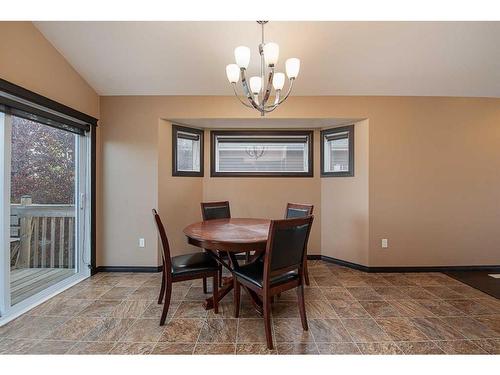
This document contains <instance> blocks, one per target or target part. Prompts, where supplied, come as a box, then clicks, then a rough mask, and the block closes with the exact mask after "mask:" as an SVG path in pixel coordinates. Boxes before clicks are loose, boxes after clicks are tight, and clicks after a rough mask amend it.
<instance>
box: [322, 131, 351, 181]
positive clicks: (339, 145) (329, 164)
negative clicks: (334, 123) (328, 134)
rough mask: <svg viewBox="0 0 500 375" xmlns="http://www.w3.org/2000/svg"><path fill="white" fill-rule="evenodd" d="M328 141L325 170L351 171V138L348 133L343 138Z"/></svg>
mask: <svg viewBox="0 0 500 375" xmlns="http://www.w3.org/2000/svg"><path fill="white" fill-rule="evenodd" d="M325 142H326V146H327V147H326V149H327V150H328V151H327V152H326V155H325V156H326V157H325V170H326V171H328V172H347V171H349V138H348V136H347V133H345V136H344V137H343V138H335V139H331V140H328V138H327V139H325Z"/></svg>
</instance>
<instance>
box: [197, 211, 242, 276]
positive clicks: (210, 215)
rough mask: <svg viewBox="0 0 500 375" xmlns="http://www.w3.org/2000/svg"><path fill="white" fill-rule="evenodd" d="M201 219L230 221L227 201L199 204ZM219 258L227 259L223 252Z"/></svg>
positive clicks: (220, 274) (220, 273) (220, 272)
mask: <svg viewBox="0 0 500 375" xmlns="http://www.w3.org/2000/svg"><path fill="white" fill-rule="evenodd" d="M201 217H202V218H203V221H207V220H216V219H230V218H231V209H230V208H229V201H219V202H201ZM219 256H220V257H222V258H226V259H227V258H228V256H227V254H226V253H225V252H219ZM249 260H250V252H246V261H247V262H248V261H249ZM235 266H237V265H235ZM219 285H222V266H220V270H219Z"/></svg>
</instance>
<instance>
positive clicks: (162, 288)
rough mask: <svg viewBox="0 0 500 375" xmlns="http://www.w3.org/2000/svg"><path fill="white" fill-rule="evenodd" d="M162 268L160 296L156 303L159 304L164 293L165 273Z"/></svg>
mask: <svg viewBox="0 0 500 375" xmlns="http://www.w3.org/2000/svg"><path fill="white" fill-rule="evenodd" d="M164 272H165V271H164V270H162V271H161V289H160V296H159V297H158V305H161V303H162V302H163V295H164V294H165V275H164Z"/></svg>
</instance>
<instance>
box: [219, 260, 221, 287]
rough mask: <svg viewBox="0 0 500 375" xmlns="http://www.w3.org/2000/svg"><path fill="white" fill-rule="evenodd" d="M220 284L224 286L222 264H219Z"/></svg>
mask: <svg viewBox="0 0 500 375" xmlns="http://www.w3.org/2000/svg"><path fill="white" fill-rule="evenodd" d="M219 286H222V266H221V265H220V264H219Z"/></svg>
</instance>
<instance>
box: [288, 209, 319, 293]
mask: <svg viewBox="0 0 500 375" xmlns="http://www.w3.org/2000/svg"><path fill="white" fill-rule="evenodd" d="M313 209H314V206H313V205H312V204H300V203H287V204H286V211H285V219H292V218H297V217H306V216H310V215H312V213H313ZM304 256H305V259H304V279H305V282H306V285H307V286H309V270H308V269H307V246H306V251H305V255H304Z"/></svg>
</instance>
